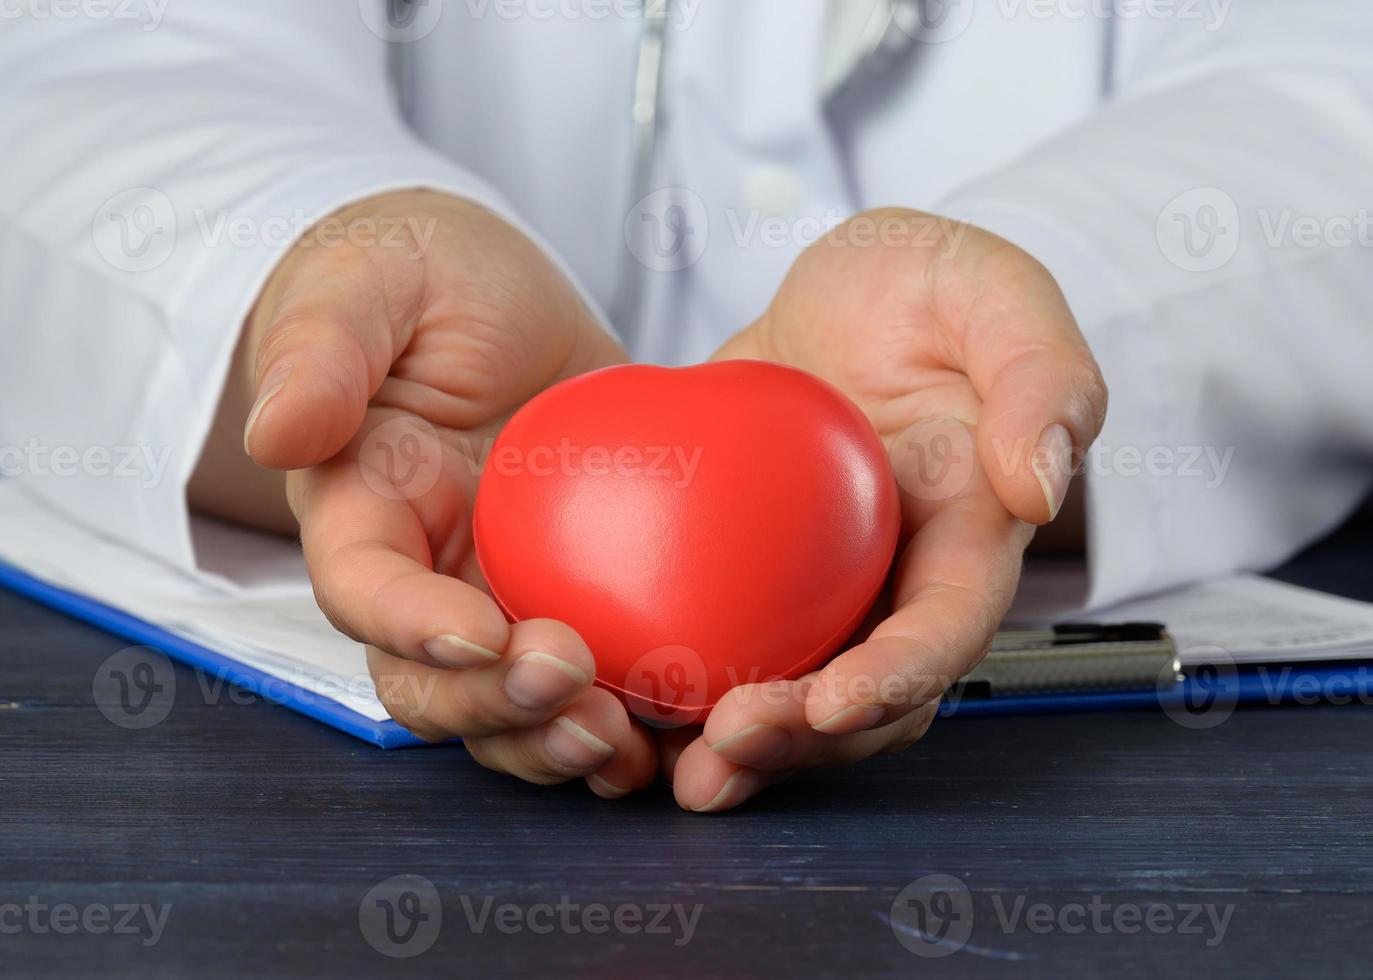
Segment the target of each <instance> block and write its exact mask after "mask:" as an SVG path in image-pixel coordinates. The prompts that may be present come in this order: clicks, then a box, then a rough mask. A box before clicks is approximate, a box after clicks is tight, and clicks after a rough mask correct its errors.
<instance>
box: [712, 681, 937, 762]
mask: <svg viewBox="0 0 1373 980" xmlns="http://www.w3.org/2000/svg"><path fill="white" fill-rule="evenodd" d="M813 680H814V676H813V675H812V676H811V677H807V678H802V679H801V680H798V681H775V682H771V683H769V684H760V685H748V686H744V687H737V688H735V689H734V690H732V691H730V692H729V693H728V694H726V695H725V696H724V697H723V698H721V699H720V702H719V703H718V704H717V705H716V706H715V709H714V710H713V711H712V712H711V714H710V717H709V718H708V719H707V721H706V726H705V732H704V737H705V742H706V744H707V745H709V746H710V749H711V751H712V752H714V753H716V754H717V755H719V756H721V757H722V758H724V759H726V760H727V761H729V762H732V763H734V764H735V765H739V766H748V767H751V768H754V769H762V770H769V771H780V772H788V771H791V770H794V769H802V768H807V767H811V766H828V765H846V764H849V763H853V762H858V761H860V760H862V759H866V758H868V757H869V756H873V755H876V754H878V753H879V752H889V751H894V750H896V749H899V748H904V747H906V746H909V745H910V744H912V743H913V742H915V741H916V740H917V739H919V738H920V737H921V736H922V735H924V733H925V731H926V729H928V728H929V726H930V723H931V722H932V721H933V720H934V716H935V714H936V712H937V710H938V704H939V702H938V701H937V700H935V701H931V702H929V703H927V704H925V705H922V706H921V707H920V708H918V709H916V710H914V711H912V712H910V713H909V714H907V715H905V716H903V717H901V718H898V719H896V720H895V721H894V722H892V723H891V724H888V725H885V726H882V727H880V728H874V729H869V730H867V731H860V732H854V733H852V734H845V735H826V734H825V733H823V732H819V731H816V730H815V729H814V728H812V727H811V726H810V723H809V722H808V721H807V719H806V704H807V702H808V700H809V689H810V687H811V685H812V683H813Z"/></svg>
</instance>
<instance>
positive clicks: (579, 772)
mask: <svg viewBox="0 0 1373 980" xmlns="http://www.w3.org/2000/svg"><path fill="white" fill-rule="evenodd" d="M464 744H465V745H466V746H467V751H468V752H469V753H470V754H471V755H472V758H474V759H476V760H477V762H479V763H481V764H482V765H483V766H485V767H486V768H488V769H494V770H495V771H496V772H504V773H509V774H510V775H512V776H517V777H519V778H520V779H524V780H527V781H528V782H531V783H539V784H541V785H550V784H553V783H563V782H567V781H568V780H571V779H578V778H582V777H588V776H591V775H592V774H594V773H596V772H597V771H598V770H601V769H603V768H605V767H606V766H607V765H608V764H610V763H612V761H613V760H616V759H619V758H621V757H623V756H625V755H629V754H633V753H637V754H639V755H640V756H642V755H645V754H646V752H648V753H651V751H652V750H651V746H647V747H646V746H645V744H644V743H643V741H642V740H640V739H639V738H637V737H636V736H635V734H634V732H633V729H632V726H631V725H630V721H629V715H628V714H627V713H626V712H625V709H624V705H622V704H621V703H620V702H619V700H618V699H616V697H615V696H614V695H613V694H611V693H610V692H609V691H603V690H601V689H600V688H594V687H593V688H591V689H589V690H588V691H587V692H586V694H585V695H584V696H583V697H581V698H579V699H578V700H577V701H576V702H575V703H573V704H571V705H569V706H568V707H567V708H566V709H565V710H564V711H562V712H561V713H560V714H559V715H558V716H557V717H556V718H553V719H552V720H550V721H548V722H545V723H544V724H542V725H538V726H536V727H534V728H525V729H521V730H519V731H512V732H507V733H505V734H501V735H491V736H487V737H484V738H468V739H465V740H464ZM638 767H639V768H640V769H642V768H645V761H644V760H642V759H641V760H639V762H638ZM647 767H648V768H649V769H650V771H651V768H652V762H651V761H648V763H647ZM622 795H623V794H622Z"/></svg>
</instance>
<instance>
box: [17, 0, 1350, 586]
mask: <svg viewBox="0 0 1373 980" xmlns="http://www.w3.org/2000/svg"><path fill="white" fill-rule="evenodd" d="M882 2H885V0H882ZM947 2H948V3H950V4H951V6H950V7H949V8H948V10H947V11H946V12H947V13H948V14H949V19H947V20H946V21H945V22H944V23H943V24H942V25H940V26H938V27H937V28H934V29H931V30H930V31H928V32H927V33H926V34H925V35H923V36H922V40H919V41H917V42H916V43H915V44H914V45H913V46H912V47H911V48H910V50H909V51H908V52H906V54H905V55H904V56H903V57H901V58H899V59H897V60H896V61H894V62H893V63H892V64H890V65H888V66H886V67H885V68H874V67H872V65H873V64H874V63H873V62H865V63H864V64H865V65H867V66H868V67H867V68H865V69H860V70H859V72H858V74H857V75H856V76H853V77H852V78H851V79H850V81H849V83H848V84H847V85H845V84H842V83H843V81H844V80H845V79H849V78H850V76H851V74H852V73H851V72H850V69H851V68H852V65H853V63H854V61H855V60H856V58H857V55H858V53H859V52H861V51H862V50H863V47H864V45H866V44H868V43H870V41H871V37H869V36H868V34H869V33H870V32H867V31H866V27H865V25H867V24H869V23H870V21H869V20H868V14H869V13H872V12H873V11H872V8H873V7H874V6H876V5H878V3H879V0H841V2H840V3H838V4H832V3H830V2H828V0H729V2H726V0H676V5H675V7H674V8H672V9H671V11H670V21H669V26H668V30H667V35H668V47H667V55H666V61H665V69H664V75H663V85H662V118H663V128H662V132H661V135H660V140H659V146H658V151H657V157H656V165H655V170H654V173H653V179H652V181H651V189H660V188H661V189H670V190H667V191H666V192H665V193H661V194H658V195H656V196H655V197H654V198H653V199H652V201H651V202H650V206H649V209H648V210H647V211H645V210H644V209H643V208H640V209H638V210H636V202H635V201H634V200H632V199H631V198H632V194H631V189H630V184H631V179H630V172H631V160H632V158H633V153H632V146H631V112H630V106H631V102H632V98H633V89H634V75H635V58H636V52H637V49H638V42H639V37H640V30H641V22H640V19H639V18H638V16H637V15H633V14H634V12H633V10H632V9H628V8H632V4H629V3H627V2H622V0H429V2H428V3H427V4H423V5H421V6H420V7H419V8H418V9H417V10H416V11H415V16H416V20H415V21H414V22H412V24H411V26H410V27H409V28H408V31H409V32H410V33H412V34H420V33H425V32H427V33H425V36H424V37H423V38H422V39H420V40H414V41H410V42H409V43H407V44H406V45H405V51H406V55H407V56H406V57H405V58H403V59H401V60H400V63H401V65H402V68H403V74H404V77H403V78H402V79H401V81H402V85H401V88H402V89H404V90H405V91H406V92H407V93H408V95H407V99H408V113H409V116H410V119H409V121H408V122H409V125H407V122H406V120H405V119H404V118H403V116H402V114H401V111H400V110H399V108H398V100H397V97H396V86H394V85H393V84H392V82H393V81H394V80H395V79H394V78H393V76H394V75H395V74H396V73H395V72H394V71H393V70H392V69H393V67H394V64H393V62H392V59H389V58H388V44H387V43H385V42H383V40H382V39H381V38H380V36H379V30H378V29H377V27H378V25H381V24H383V23H384V14H383V7H384V5H385V4H384V0H361V2H360V3H359V2H357V0H294V2H285V0H232V2H230V0H220V2H210V0H200V2H196V0H182V2H173V3H170V4H167V3H164V2H161V0H156V2H155V0H129V2H128V3H127V4H113V3H103V2H101V0H75V2H73V0H68V2H65V3H64V2H62V0H58V3H57V4H54V3H52V2H49V0H4V2H3V4H0V14H2V15H3V23H0V93H3V96H4V97H3V99H0V147H3V150H0V168H3V171H2V172H3V180H0V331H3V333H2V334H0V336H2V337H3V345H4V356H3V359H2V360H0V447H7V448H6V451H7V455H6V456H4V457H0V464H4V465H5V466H6V467H7V469H8V471H9V472H10V473H11V475H15V474H17V475H18V477H19V478H20V479H24V480H27V481H29V482H30V483H31V484H32V486H33V487H34V489H35V490H36V492H38V493H41V494H42V495H43V496H44V497H45V498H46V499H47V500H48V501H49V502H50V503H51V504H53V505H54V506H56V507H59V508H61V509H62V510H63V511H65V512H66V513H68V514H69V515H71V516H72V517H73V518H75V519H78V520H80V521H83V522H86V523H88V524H90V525H91V526H93V527H97V528H100V529H102V530H104V531H106V532H108V533H114V534H117V535H119V536H122V537H124V538H127V539H128V540H130V541H133V542H136V543H137V544H138V545H139V547H141V548H142V549H144V550H146V551H148V552H150V553H153V554H155V555H158V556H160V557H162V558H164V559H165V560H167V561H170V562H173V563H177V564H180V565H185V566H190V565H192V564H193V563H194V562H195V555H194V550H193V548H192V544H191V540H190V535H189V532H188V520H187V512H186V503H185V485H186V481H187V479H188V478H189V476H190V473H191V471H192V470H193V468H194V465H195V462H196V458H197V454H198V452H199V449H200V446H201V443H202V440H203V439H204V437H205V434H206V431H207V429H208V427H209V425H210V421H211V418H212V416H213V413H214V410H215V405H216V399H217V396H218V393H219V390H220V387H221V384H222V381H223V378H224V376H225V374H226V370H227V365H228V362H229V358H230V354H231V352H232V350H233V347H234V344H235V339H236V336H237V334H238V332H239V329H240V325H241V323H242V321H243V319H244V316H245V314H246V313H247V312H248V310H249V308H250V306H251V304H252V302H253V300H254V297H255V295H256V294H257V292H258V290H259V288H260V286H261V285H262V283H263V282H264V280H265V278H266V277H267V275H268V274H269V272H270V270H271V269H272V267H273V265H274V263H275V262H276V261H277V260H278V258H279V257H280V256H281V254H282V253H283V252H284V251H285V250H286V249H287V248H288V247H289V244H290V241H291V237H292V235H293V234H294V233H295V232H296V231H298V230H300V229H301V228H303V227H304V226H305V225H306V224H308V222H310V221H312V220H313V219H315V218H318V217H320V216H322V215H325V214H327V213H328V212H330V211H331V210H333V209H335V208H337V207H339V206H341V205H343V204H345V203H348V202H351V201H354V200H357V199H359V198H362V197H365V196H368V195H371V194H375V193H378V192H381V191H385V190H388V189H394V188H399V187H405V186H413V185H425V186H429V187H433V188H437V189H440V190H444V191H449V192H452V193H455V194H462V195H469V196H471V197H473V198H476V199H477V200H479V201H482V202H484V203H486V204H488V205H489V206H492V207H494V208H496V209H498V210H500V211H501V212H502V213H504V214H506V215H508V216H510V217H511V218H512V220H516V221H518V222H520V223H521V224H522V226H523V227H525V228H526V229H528V230H530V231H531V232H532V233H533V234H535V236H536V237H537V239H538V240H539V241H540V242H541V243H543V244H545V245H546V247H547V248H548V250H549V251H550V254H552V255H554V256H555V257H556V258H557V259H558V260H559V261H560V262H562V263H563V264H564V266H565V268H568V269H569V270H570V271H571V273H572V274H573V276H574V278H575V280H576V281H577V282H578V283H579V285H580V286H581V287H582V288H583V289H584V290H585V292H586V293H587V295H588V297H589V299H590V300H591V301H592V303H593V305H595V306H596V307H597V308H598V309H601V310H605V311H607V313H608V315H609V317H610V318H611V319H612V320H613V322H614V324H615V326H616V327H618V328H619V329H620V330H621V331H622V332H623V333H624V335H625V336H626V337H627V339H629V340H630V341H631V344H632V348H633V352H634V353H635V354H636V355H637V356H638V357H640V358H643V359H653V360H662V361H667V362H685V361H691V360H696V359H700V358H702V357H704V356H706V355H707V354H709V352H710V351H711V349H712V348H713V347H714V346H715V345H716V344H718V343H719V342H720V341H721V340H723V339H724V338H725V337H726V336H728V335H729V334H730V333H731V332H733V331H734V330H736V329H737V328H738V327H740V326H742V325H743V324H745V323H747V322H748V321H749V320H751V319H752V318H753V317H754V316H756V315H757V314H758V313H759V312H760V311H761V309H762V308H763V307H764V306H765V305H766V303H767V301H768V298H769V296H770V295H771V293H772V292H773V290H774V289H775V287H776V285H777V283H778V282H779V280H780V279H781V277H782V276H783V274H784V272H785V270H786V269H787V267H788V265H789V264H790V263H791V261H792V260H793V258H794V257H795V255H796V253H797V252H798V251H799V250H800V249H801V248H802V247H803V246H804V245H805V244H806V242H807V241H809V240H810V239H812V238H814V237H815V235H816V234H818V232H819V229H820V227H821V226H823V225H824V224H830V223H833V222H835V221H837V220H839V219H840V218H842V217H844V216H847V215H849V214H851V213H853V212H855V211H858V210H860V209H863V208H866V207H870V206H875V205H880V204H902V205H909V206H913V207H918V208H924V209H928V210H933V211H936V212H940V213H943V214H948V215H952V216H954V217H958V218H964V219H967V220H971V221H973V222H975V223H977V224H980V225H982V226H984V227H987V228H990V229H992V230H994V231H996V232H998V233H999V234H1001V235H1003V236H1005V237H1007V238H1009V239H1011V240H1012V241H1014V242H1016V243H1018V244H1019V245H1021V246H1022V247H1023V248H1025V249H1027V250H1028V251H1029V252H1030V253H1032V254H1034V255H1035V256H1037V257H1038V258H1039V259H1040V260H1041V261H1043V262H1044V263H1045V265H1047V266H1048V268H1049V269H1050V270H1051V271H1052V272H1053V273H1054V274H1055V275H1056V276H1057V278H1058V280H1059V282H1060V284H1061V285H1062V287H1063V289H1064V292H1065V294H1066V295H1067V297H1068V300H1069V302H1070V304H1071V306H1072V308H1073V310H1074V312H1075V314H1076V316H1077V318H1078V320H1079V322H1080V324H1081V326H1082V328H1083V330H1084V332H1085V333H1086V335H1087V337H1088V339H1089V341H1090V343H1091V346H1092V348H1093V350H1094V351H1095V354H1096V356H1097V359H1098V360H1099V362H1100V363H1101V365H1102V368H1103V370H1104V372H1105V375H1106V378H1107V381H1108V383H1109V385H1110V389H1111V400H1112V404H1111V414H1110V419H1109V421H1108V423H1107V426H1106V429H1105V432H1104V433H1103V434H1102V437H1101V441H1100V446H1101V447H1102V449H1101V450H1099V451H1098V453H1097V454H1096V455H1095V456H1094V457H1093V459H1092V460H1091V461H1089V466H1088V470H1089V472H1088V477H1087V479H1088V488H1089V498H1088V502H1089V540H1090V547H1091V580H1092V581H1091V598H1092V600H1093V602H1094V603H1096V604H1099V603H1102V602H1107V601H1110V600H1113V599H1117V598H1122V597H1125V596H1128V595H1133V594H1137V593H1141V592H1145V591H1149V590H1154V589H1158V588H1161V587H1165V586H1169V585H1172V584H1176V583H1181V582H1184V581H1188V580H1192V579H1196V578H1199V577H1204V576H1209V575H1214V574H1219V573H1223V572H1227V571H1231V570H1235V569H1241V568H1259V567H1263V566H1267V565H1271V564H1273V563H1275V562H1278V561H1280V560H1281V559H1282V558H1284V557H1285V556H1287V555H1288V554H1290V553H1292V552H1293V551H1294V550H1296V549H1297V548H1299V547H1300V546H1301V545H1303V544H1305V543H1307V542H1309V541H1310V540H1312V539H1313V538H1315V537H1317V536H1318V535H1320V534H1321V533H1322V532H1324V531H1326V530H1327V529H1329V528H1331V527H1333V526H1334V525H1336V524H1337V523H1338V522H1339V521H1340V520H1341V518H1342V517H1343V516H1344V515H1345V514H1346V513H1348V512H1349V510H1350V509H1351V508H1352V507H1353V506H1355V505H1356V504H1357V502H1358V501H1359V500H1360V499H1362V498H1363V496H1364V495H1365V494H1366V493H1367V492H1368V490H1369V487H1370V482H1371V481H1370V473H1371V472H1373V467H1370V466H1369V465H1368V464H1369V459H1370V455H1373V384H1370V382H1369V376H1370V369H1373V323H1371V322H1370V321H1371V320H1373V261H1371V257H1373V248H1370V247H1369V246H1370V244H1371V243H1370V242H1369V241H1368V239H1369V237H1370V236H1373V232H1370V231H1368V229H1366V228H1363V229H1360V228H1358V227H1354V226H1353V225H1350V226H1349V227H1347V224H1346V223H1354V224H1357V222H1358V221H1359V220H1360V216H1361V215H1362V216H1363V217H1364V218H1366V217H1367V209H1368V208H1370V207H1373V176H1371V175H1373V5H1371V4H1369V3H1368V2H1367V0H1306V2H1303V3H1301V4H1293V3H1291V2H1290V0H1233V3H1227V2H1225V0H1200V2H1194V0H1147V2H1146V0H1116V2H1115V4H1114V7H1115V13H1114V16H1105V15H1104V13H1103V10H1104V9H1105V8H1110V7H1112V4H1111V3H1110V2H1108V0H1055V2H1052V3H1047V4H1046V3H1045V2H1043V0H978V2H976V3H973V2H972V0H961V2H959V0H947ZM856 8H866V10H863V9H860V10H859V11H858V13H856V14H855V9H856ZM63 10H65V13H63V12H62V11H63ZM72 10H75V11H76V14H75V15H73V14H72V13H71V11H72ZM102 11H103V14H102ZM1170 11H1171V13H1170ZM436 13H437V20H435V19H434V16H435V14H436ZM879 13H880V11H879ZM1188 192H1190V193H1188ZM673 207H675V208H677V209H678V210H676V211H672V210H671V209H672V208H673ZM1361 208H1362V209H1364V210H1363V211H1362V212H1361V211H1360V209H1361ZM669 212H671V213H669ZM683 217H685V218H686V221H685V222H683V221H682V220H681V219H682V218H683ZM669 218H671V219H673V221H674V222H675V224H673V225H672V227H675V228H676V229H677V230H678V231H679V232H682V234H681V235H679V238H678V240H677V246H679V249H678V252H677V253H673V252H672V250H670V249H669V251H668V253H666V254H668V256H669V261H665V262H664V261H659V259H660V258H662V255H663V254H664V253H662V252H660V251H655V252H651V253H647V254H645V255H642V256H641V258H643V260H644V262H645V263H646V264H647V265H649V266H652V267H654V268H649V269H647V270H646V271H645V278H644V281H643V293H642V303H641V305H640V307H639V309H638V310H625V309H617V308H616V303H617V297H618V296H619V295H620V289H621V285H622V283H621V278H620V277H621V270H622V269H624V268H625V257H626V252H627V249H628V245H627V238H626V230H625V229H626V226H627V225H628V226H631V227H636V226H637V227H645V226H646V225H652V224H654V223H655V222H662V221H665V220H666V219H669ZM635 219H637V225H636V221H635ZM1313 222H1314V225H1313ZM1313 227H1317V228H1318V233H1316V234H1315V237H1314V239H1313V236H1312V228H1313ZM1360 235H1362V238H1363V239H1364V240H1363V241H1362V243H1359V242H1357V241H1356V242H1354V243H1353V244H1349V245H1346V244H1344V241H1343V240H1344V239H1348V238H1351V237H1352V238H1358V237H1360ZM687 238H689V239H690V240H689V241H687V240H686V239H687ZM684 242H685V246H686V247H687V249H688V251H687V253H685V254H687V255H688V260H687V262H685V263H683V262H678V261H673V260H671V259H672V255H673V254H682V253H681V251H680V247H681V246H683V243H684ZM1208 243H1209V244H1210V245H1211V248H1210V249H1207V248H1205V247H1204V246H1206V245H1207V244H1208ZM1189 247H1190V251H1189ZM636 250H639V251H641V250H642V247H641V246H636ZM683 264H684V265H685V267H684V268H680V269H676V268H674V267H675V266H677V265H683ZM16 447H18V450H19V451H16ZM35 447H36V448H35ZM102 447H103V448H104V449H106V450H109V451H111V452H112V453H114V454H116V455H119V456H120V458H124V457H127V456H128V455H129V452H130V450H129V449H127V448H126V447H134V448H135V449H140V450H142V451H143V452H144V455H145V458H146V459H149V460H151V459H159V458H160V459H163V460H164V461H165V472H164V473H162V474H161V475H156V474H155V473H151V472H150V471H149V469H148V466H149V464H148V463H146V462H145V463H144V464H143V469H142V470H141V471H140V474H139V475H137V476H136V477H134V478H128V479H120V478H118V477H117V476H114V475H112V474H111V473H110V472H109V469H110V467H108V466H107V467H104V468H102V467H100V466H97V465H94V464H89V463H87V462H82V463H81V464H80V465H78V466H77V467H76V470H77V471H78V472H75V473H74V474H72V475H66V476H54V473H53V467H52V465H51V462H50V463H49V465H48V468H47V472H46V473H43V472H38V471H39V470H41V469H42V467H41V466H39V464H37V463H36V462H34V460H35V458H36V457H34V456H33V453H34V452H35V451H36V452H38V453H40V454H41V452H42V451H43V450H48V451H55V450H57V449H62V448H65V449H66V450H69V451H67V452H66V455H65V458H66V459H67V461H68V463H70V461H71V459H72V457H73V455H74V454H77V453H88V452H89V451H91V450H92V448H94V449H96V450H99V449H101V448H102ZM97 458H99V457H97ZM82 459H83V460H84V459H85V457H84V456H83V457H82ZM71 470H72V467H71V466H70V465H69V466H68V467H67V472H69V473H70V472H71Z"/></svg>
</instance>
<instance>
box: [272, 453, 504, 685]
mask: <svg viewBox="0 0 1373 980" xmlns="http://www.w3.org/2000/svg"><path fill="white" fill-rule="evenodd" d="M434 451H435V452H437V451H438V450H434ZM371 477H372V478H371V479H369V474H368V473H366V472H364V470H363V467H362V465H361V464H360V463H358V462H356V461H350V460H345V459H343V458H339V459H335V460H331V461H329V462H327V463H324V464H321V465H319V466H316V467H312V468H311V469H309V470H305V471H302V472H299V473H292V474H291V478H290V480H289V481H288V487H289V490H290V499H291V506H292V510H293V511H294V512H295V514H296V517H297V518H298V519H299V521H300V537H301V545H302V548H303V549H304V553H305V562H306V565H307V566H308V568H309V570H310V578H311V581H312V583H313V585H314V589H315V597H316V599H317V600H318V602H319V606H320V609H321V610H323V612H324V614H325V616H326V617H328V619H329V621H330V622H331V623H333V624H334V626H336V627H337V628H338V629H339V630H340V631H341V632H343V633H345V634H347V635H348V636H350V637H352V638H353V639H355V640H357V641H358V642H360V643H367V644H371V645H373V646H376V647H380V648H381V649H383V650H386V651H387V652H389V653H393V654H397V655H399V656H401V657H406V658H409V659H412V660H417V661H420V662H422V663H430V664H447V665H449V666H454V667H472V666H479V665H480V664H482V663H488V662H494V661H495V660H496V659H497V657H498V656H499V654H500V652H501V651H502V650H503V649H504V648H505V646H506V643H507V642H508V640H509V638H510V627H509V625H508V624H507V622H506V619H505V616H504V614H503V613H502V612H501V611H500V608H499V607H498V606H497V605H496V603H495V601H494V600H492V598H491V597H490V596H489V595H487V594H486V593H485V592H482V591H481V590H480V589H477V588H475V587H474V586H472V585H470V584H468V583H466V582H463V581H462V580H460V579H458V578H455V577H453V576H452V575H450V574H440V573H439V572H441V571H443V572H453V571H457V569H456V568H452V567H446V566H450V565H451V564H452V563H453V562H454V561H455V560H456V559H454V558H452V557H450V555H449V553H450V552H455V551H456V552H461V551H462V550H463V548H462V547H461V546H462V545H463V544H465V539H464V538H463V537H462V536H463V535H466V534H467V533H468V532H467V531H466V529H465V521H464V517H465V515H466V514H467V513H468V512H469V507H468V505H467V501H466V500H465V499H464V494H465V491H464V490H463V489H462V487H461V486H460V485H458V483H457V481H456V480H452V479H447V478H444V477H443V476H438V477H436V478H435V486H434V487H433V488H431V489H429V490H428V491H427V492H426V494H425V495H424V499H417V500H404V499H391V498H390V497H388V496H387V495H385V494H384V493H382V492H379V490H385V489H386V485H385V484H384V483H381V482H379V479H380V478H379V477H377V476H376V475H375V474H371ZM426 525H428V526H426ZM431 528H432V529H433V532H434V533H433V535H432V536H433V537H434V538H436V539H441V542H442V543H440V545H439V546H438V547H437V548H436V547H432V546H431V544H430V540H431V533H430V530H431ZM451 528H460V529H461V530H457V531H454V530H450V529H451ZM436 566H437V569H438V570H437V571H436Z"/></svg>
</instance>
